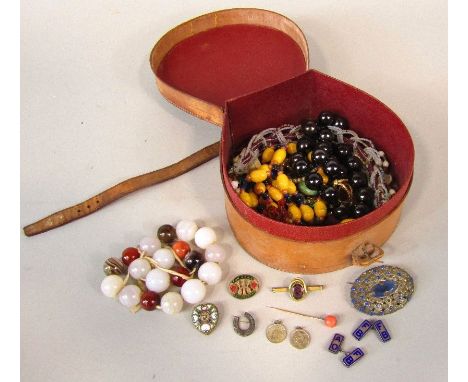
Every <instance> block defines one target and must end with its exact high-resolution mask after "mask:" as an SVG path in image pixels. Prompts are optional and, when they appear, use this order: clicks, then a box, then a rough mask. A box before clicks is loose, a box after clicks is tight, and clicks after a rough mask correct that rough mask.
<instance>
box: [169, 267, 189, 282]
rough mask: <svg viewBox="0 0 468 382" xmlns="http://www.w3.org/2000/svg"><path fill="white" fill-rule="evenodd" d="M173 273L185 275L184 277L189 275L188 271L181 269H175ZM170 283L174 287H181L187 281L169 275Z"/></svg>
mask: <svg viewBox="0 0 468 382" xmlns="http://www.w3.org/2000/svg"><path fill="white" fill-rule="evenodd" d="M174 271H175V272H177V273H182V274H183V275H186V276H188V275H189V271H188V270H187V269H185V268H183V267H175V268H174ZM171 281H172V284H174V285H175V286H177V287H181V286H182V285H184V283H185V282H186V281H187V280H185V279H183V278H182V277H180V276H177V275H171Z"/></svg>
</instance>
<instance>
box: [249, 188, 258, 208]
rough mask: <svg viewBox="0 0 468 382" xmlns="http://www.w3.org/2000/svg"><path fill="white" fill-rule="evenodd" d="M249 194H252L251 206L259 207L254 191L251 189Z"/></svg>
mask: <svg viewBox="0 0 468 382" xmlns="http://www.w3.org/2000/svg"><path fill="white" fill-rule="evenodd" d="M249 196H250V207H252V208H255V207H257V206H258V198H257V195H255V193H254V192H253V191H250V192H249Z"/></svg>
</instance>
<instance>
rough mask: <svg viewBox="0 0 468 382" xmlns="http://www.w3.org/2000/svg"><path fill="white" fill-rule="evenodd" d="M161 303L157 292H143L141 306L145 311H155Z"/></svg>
mask: <svg viewBox="0 0 468 382" xmlns="http://www.w3.org/2000/svg"><path fill="white" fill-rule="evenodd" d="M160 302H161V297H159V294H157V293H156V292H152V291H150V290H148V291H146V292H143V293H142V294H141V297H140V304H141V307H142V308H143V309H144V310H155V309H156V306H157V305H159V303H160Z"/></svg>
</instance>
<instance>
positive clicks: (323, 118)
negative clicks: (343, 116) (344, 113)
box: [317, 111, 335, 126]
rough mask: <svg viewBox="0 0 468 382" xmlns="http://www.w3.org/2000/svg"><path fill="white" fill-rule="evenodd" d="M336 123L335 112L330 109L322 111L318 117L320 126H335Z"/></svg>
mask: <svg viewBox="0 0 468 382" xmlns="http://www.w3.org/2000/svg"><path fill="white" fill-rule="evenodd" d="M334 123H335V114H333V113H331V112H329V111H322V112H321V113H320V115H319V116H318V118H317V125H319V126H333V124H334Z"/></svg>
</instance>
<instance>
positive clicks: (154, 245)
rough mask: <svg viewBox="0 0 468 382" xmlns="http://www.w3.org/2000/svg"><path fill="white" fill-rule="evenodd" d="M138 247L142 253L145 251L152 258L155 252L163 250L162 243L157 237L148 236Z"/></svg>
mask: <svg viewBox="0 0 468 382" xmlns="http://www.w3.org/2000/svg"><path fill="white" fill-rule="evenodd" d="M138 246H139V247H140V249H141V250H142V251H145V252H146V254H148V255H149V256H152V255H153V253H154V252H156V251H157V250H158V249H159V248H161V243H160V242H159V240H158V239H156V238H155V237H151V236H146V237H144V238H142V239H141V240H140V243H139V244H138Z"/></svg>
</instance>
